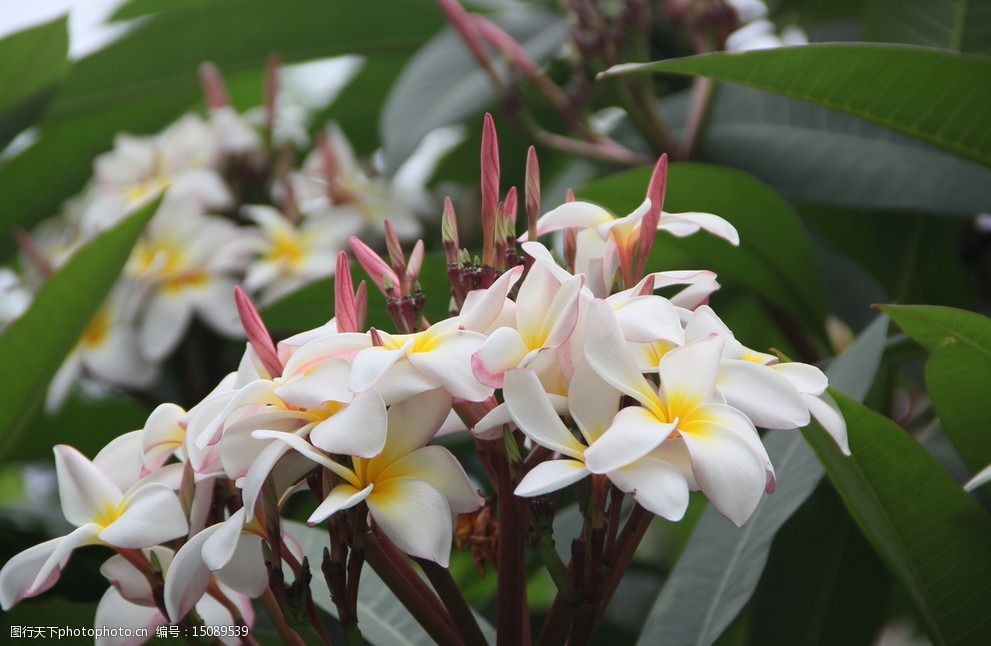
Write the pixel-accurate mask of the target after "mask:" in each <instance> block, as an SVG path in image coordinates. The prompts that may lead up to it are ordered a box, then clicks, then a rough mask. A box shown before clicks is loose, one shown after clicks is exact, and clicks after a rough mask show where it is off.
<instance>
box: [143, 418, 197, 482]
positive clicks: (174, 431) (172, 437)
mask: <svg viewBox="0 0 991 646" xmlns="http://www.w3.org/2000/svg"><path fill="white" fill-rule="evenodd" d="M185 416H186V411H184V410H183V409H182V408H181V407H180V406H176V405H175V404H169V403H165V404H160V405H159V406H157V407H156V408H155V410H153V411H152V412H151V415H149V416H148V421H146V422H145V428H144V432H143V434H142V437H141V453H142V455H141V466H142V467H143V468H144V470H145V472H148V471H154V470H155V469H157V468H159V467H160V466H162V465H163V464H165V462H166V461H167V460H168V459H169V458H170V457H171V456H172V454H173V453H175V451H176V449H178V448H179V447H180V446H182V443H183V441H184V440H185V438H186V429H184V428H183V427H182V426H181V425H180V424H179V422H181V421H182V420H183V418H184V417H185Z"/></svg>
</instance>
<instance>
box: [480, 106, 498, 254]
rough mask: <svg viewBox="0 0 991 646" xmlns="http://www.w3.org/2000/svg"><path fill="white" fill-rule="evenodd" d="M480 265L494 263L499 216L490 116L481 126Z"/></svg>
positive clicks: (494, 141) (493, 130)
mask: <svg viewBox="0 0 991 646" xmlns="http://www.w3.org/2000/svg"><path fill="white" fill-rule="evenodd" d="M481 162H482V164H481V165H482V263H483V264H486V265H490V266H491V265H493V264H494V261H495V257H494V255H495V228H496V218H497V217H498V214H499V139H498V136H497V134H496V127H495V121H494V120H493V119H492V115H491V114H489V113H488V112H486V113H485V121H484V124H483V126H482V159H481Z"/></svg>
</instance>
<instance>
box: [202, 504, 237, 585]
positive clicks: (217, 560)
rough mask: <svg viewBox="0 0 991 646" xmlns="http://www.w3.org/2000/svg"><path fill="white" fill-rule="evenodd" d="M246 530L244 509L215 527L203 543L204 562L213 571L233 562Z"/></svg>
mask: <svg viewBox="0 0 991 646" xmlns="http://www.w3.org/2000/svg"><path fill="white" fill-rule="evenodd" d="M243 529H244V507H242V508H241V509H238V510H237V511H236V512H234V513H233V514H231V515H230V517H229V518H228V519H227V520H225V521H224V522H222V523H218V524H217V525H214V526H213V530H214V531H213V532H212V533H211V535H210V538H208V539H207V540H206V542H204V543H203V551H202V554H203V562H204V563H206V566H207V567H208V568H210V569H211V570H219V569H221V568H223V567H225V566H226V565H227V564H228V563H230V562H231V558H232V557H233V556H234V551H235V550H236V549H237V542H238V540H239V539H240V538H241V531H242V530H243Z"/></svg>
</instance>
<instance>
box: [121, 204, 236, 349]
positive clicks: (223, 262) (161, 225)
mask: <svg viewBox="0 0 991 646" xmlns="http://www.w3.org/2000/svg"><path fill="white" fill-rule="evenodd" d="M247 243H248V237H247V234H246V233H245V231H244V230H242V229H239V228H238V227H237V226H235V225H234V224H232V223H231V222H230V221H228V220H225V219H223V218H219V217H216V216H203V215H196V214H191V213H190V212H188V211H186V210H184V209H181V208H178V207H176V208H171V207H169V208H166V206H165V205H163V207H162V208H161V209H160V210H159V212H158V213H157V214H156V216H155V217H154V218H153V219H152V221H151V223H149V225H148V228H147V229H146V230H145V232H144V234H143V236H142V238H141V239H140V240H139V241H138V244H137V245H136V247H135V249H134V252H133V253H132V254H131V258H130V259H129V260H128V264H127V267H126V268H125V275H126V276H127V277H128V278H129V279H131V280H132V281H134V282H135V283H137V285H138V286H139V287H140V288H141V289H143V290H144V292H145V294H146V299H147V304H146V306H145V307H144V311H143V315H142V317H141V320H140V323H139V326H140V336H139V340H140V343H141V349H142V352H144V354H145V356H147V357H149V358H150V359H154V360H158V359H162V358H163V357H165V356H166V355H168V354H169V353H170V352H171V351H172V350H173V349H174V348H175V347H176V345H178V343H179V341H180V339H181V338H182V335H183V334H184V333H185V331H186V329H187V328H188V326H189V324H190V322H191V321H192V318H193V316H194V315H199V316H200V317H201V318H202V319H203V320H204V321H205V322H206V323H207V324H209V325H210V327H212V328H213V329H215V330H216V331H218V332H220V333H221V334H224V335H226V336H232V337H237V336H241V335H242V334H243V331H242V329H241V325H240V323H239V322H238V318H237V310H236V308H235V305H234V299H233V298H232V296H231V294H232V293H233V290H234V284H235V276H236V275H238V274H240V273H241V272H243V270H244V267H245V265H246V264H247V260H248V253H247V251H248V246H247Z"/></svg>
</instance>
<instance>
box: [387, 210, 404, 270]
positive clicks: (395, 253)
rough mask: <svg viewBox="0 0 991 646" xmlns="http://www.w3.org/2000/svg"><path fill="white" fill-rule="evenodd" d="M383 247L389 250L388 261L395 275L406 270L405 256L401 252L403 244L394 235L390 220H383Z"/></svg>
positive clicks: (394, 231)
mask: <svg viewBox="0 0 991 646" xmlns="http://www.w3.org/2000/svg"><path fill="white" fill-rule="evenodd" d="M385 249H386V251H388V252H389V262H390V263H391V264H392V268H393V269H394V270H395V271H396V274H397V275H402V274H403V273H405V271H406V256H405V255H404V254H403V246H402V244H400V242H399V236H398V235H396V228H395V227H393V226H392V222H389V221H388V220H386V221H385Z"/></svg>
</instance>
